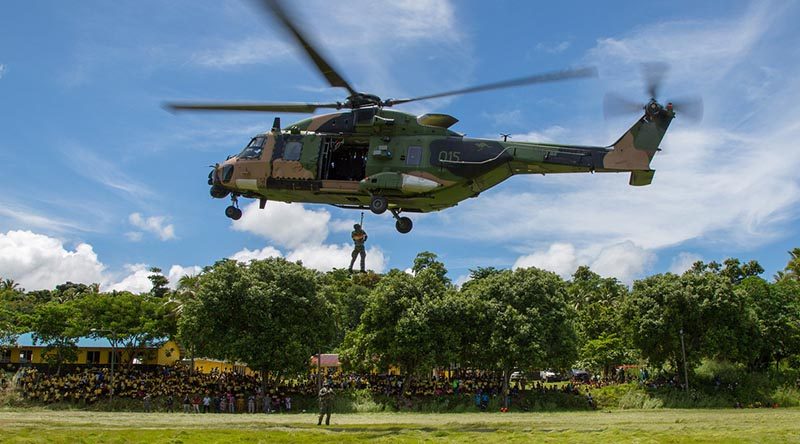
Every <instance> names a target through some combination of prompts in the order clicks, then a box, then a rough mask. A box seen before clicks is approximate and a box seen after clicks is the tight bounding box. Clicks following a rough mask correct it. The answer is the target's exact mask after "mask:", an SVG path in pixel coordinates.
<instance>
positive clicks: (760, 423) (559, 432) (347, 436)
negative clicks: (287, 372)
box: [0, 409, 800, 443]
mask: <svg viewBox="0 0 800 444" xmlns="http://www.w3.org/2000/svg"><path fill="white" fill-rule="evenodd" d="M365 440H370V441H376V442H421V441H444V442H481V443H483V442H505V443H512V442H530V441H536V442H591V443H602V442H620V441H622V442H709V443H710V442H714V443H717V442H780V443H785V442H800V410H798V409H774V410H773V409H752V410H732V409H730V410H671V409H659V410H640V411H626V410H618V411H607V412H603V411H597V412H558V413H507V414H502V413H462V414H418V413H373V414H342V415H334V416H333V420H332V424H331V426H329V427H325V426H323V427H318V426H317V425H316V416H314V415H312V414H293V415H216V414H207V415H184V414H179V413H174V414H169V413H151V414H146V413H105V412H103V413H98V412H85V411H75V410H72V411H51V410H41V409H30V410H10V411H8V410H6V411H0V442H3V443H18V442H19V443H28V442H33V443H39V442H42V443H44V442H48V443H49V442H57V443H61V442H63V443H75V442H85V443H94V442H115V443H116V442H118V443H124V442H157V443H198V442H236V443H239V442H264V443H267V442H269V443H274V442H279V443H280V442H323V441H324V442H337V443H338V442H358V441H365Z"/></svg>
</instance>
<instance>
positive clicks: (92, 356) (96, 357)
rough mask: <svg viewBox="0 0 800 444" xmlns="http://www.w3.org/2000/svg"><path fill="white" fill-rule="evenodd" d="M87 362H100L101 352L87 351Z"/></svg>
mask: <svg viewBox="0 0 800 444" xmlns="http://www.w3.org/2000/svg"><path fill="white" fill-rule="evenodd" d="M86 363H87V364H99V363H100V352H99V351H96V350H91V351H87V352H86Z"/></svg>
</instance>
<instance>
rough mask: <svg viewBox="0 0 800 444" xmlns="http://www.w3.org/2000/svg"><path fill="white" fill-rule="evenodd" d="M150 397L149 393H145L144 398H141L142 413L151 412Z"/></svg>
mask: <svg viewBox="0 0 800 444" xmlns="http://www.w3.org/2000/svg"><path fill="white" fill-rule="evenodd" d="M151 399H152V398H151V397H150V393H145V395H144V397H143V398H142V403H143V404H144V412H145V413H150V412H151V411H152V407H151Z"/></svg>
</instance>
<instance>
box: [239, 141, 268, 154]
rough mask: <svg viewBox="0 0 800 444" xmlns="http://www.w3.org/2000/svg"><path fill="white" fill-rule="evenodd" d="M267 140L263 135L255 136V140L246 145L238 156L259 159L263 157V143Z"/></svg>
mask: <svg viewBox="0 0 800 444" xmlns="http://www.w3.org/2000/svg"><path fill="white" fill-rule="evenodd" d="M266 140H267V138H266V137H263V136H259V137H253V140H251V141H250V143H249V144H247V146H246V147H244V149H243V150H242V152H241V153H239V156H238V157H239V158H240V159H258V158H259V157H261V152H262V151H263V150H264V148H263V145H264V142H265V141H266Z"/></svg>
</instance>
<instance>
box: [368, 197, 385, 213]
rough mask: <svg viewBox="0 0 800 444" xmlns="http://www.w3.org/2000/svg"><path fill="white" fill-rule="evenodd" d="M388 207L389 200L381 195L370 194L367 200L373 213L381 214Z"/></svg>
mask: <svg viewBox="0 0 800 444" xmlns="http://www.w3.org/2000/svg"><path fill="white" fill-rule="evenodd" d="M387 208H389V201H388V200H386V198H385V197H383V196H372V200H371V201H370V202H369V209H370V211H372V212H373V213H375V214H383V213H385V212H386V209H387Z"/></svg>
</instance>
